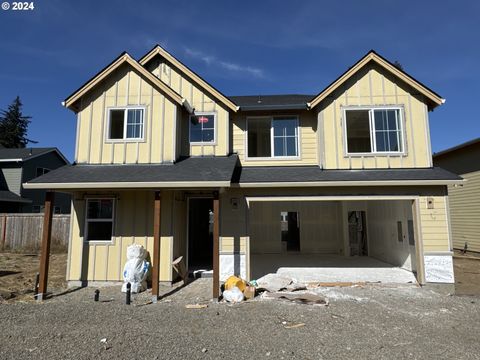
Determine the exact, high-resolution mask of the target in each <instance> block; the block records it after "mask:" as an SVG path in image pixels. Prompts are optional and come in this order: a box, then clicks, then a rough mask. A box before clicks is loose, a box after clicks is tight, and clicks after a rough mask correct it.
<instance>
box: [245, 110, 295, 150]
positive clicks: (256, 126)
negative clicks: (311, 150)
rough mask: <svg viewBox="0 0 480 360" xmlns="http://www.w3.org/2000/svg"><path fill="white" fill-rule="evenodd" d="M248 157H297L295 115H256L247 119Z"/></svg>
mask: <svg viewBox="0 0 480 360" xmlns="http://www.w3.org/2000/svg"><path fill="white" fill-rule="evenodd" d="M247 127H248V129H247V139H248V141H247V147H248V149H247V155H248V157H249V158H281V157H297V156H298V154H299V151H298V150H299V145H298V144H299V141H298V134H299V130H298V119H297V118H296V117H258V118H250V119H248V120H247Z"/></svg>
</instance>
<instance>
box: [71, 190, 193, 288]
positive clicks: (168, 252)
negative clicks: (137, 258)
mask: <svg viewBox="0 0 480 360" xmlns="http://www.w3.org/2000/svg"><path fill="white" fill-rule="evenodd" d="M95 196H103V197H106V196H107V195H106V194H105V192H103V193H101V194H98V195H96V194H95V193H93V192H92V193H88V194H87V193H76V194H75V196H74V200H73V201H74V205H73V207H74V209H75V211H73V212H72V222H71V229H72V230H71V243H70V248H69V266H68V276H67V280H68V281H98V282H103V281H123V275H122V274H123V267H124V266H125V262H126V261H127V256H126V253H127V247H128V246H129V245H131V244H140V245H142V246H143V247H144V248H145V249H146V250H147V251H148V252H149V254H151V253H152V251H153V211H154V192H153V191H121V192H116V193H112V194H110V196H113V197H115V198H116V200H115V220H114V230H113V237H112V241H111V242H86V241H84V231H85V199H86V198H88V197H95ZM174 199H175V194H174V192H173V191H164V192H162V199H161V211H162V214H161V240H160V281H163V282H171V281H172V276H173V274H172V261H173V257H174V237H175V236H174V234H175V229H176V228H177V229H178V226H176V221H178V220H177V219H176V218H175V217H173V216H172V214H174V213H177V214H178V212H177V210H176V209H175V207H176V206H177V204H176V201H175V200H174ZM183 236H184V235H182V234H181V233H180V234H179V235H178V236H177V238H175V242H178V243H179V244H180V243H182V242H184V241H185V239H184V237H183ZM149 261H151V256H150V259H149Z"/></svg>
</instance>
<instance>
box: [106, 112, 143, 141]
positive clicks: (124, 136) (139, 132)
mask: <svg viewBox="0 0 480 360" xmlns="http://www.w3.org/2000/svg"><path fill="white" fill-rule="evenodd" d="M144 112H145V111H144V109H139V108H125V109H110V111H109V124H110V125H109V132H108V139H109V140H138V139H143V128H144V126H143V123H144Z"/></svg>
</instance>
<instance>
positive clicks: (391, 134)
mask: <svg viewBox="0 0 480 360" xmlns="http://www.w3.org/2000/svg"><path fill="white" fill-rule="evenodd" d="M345 125H346V126H345V129H346V140H347V141H346V152H347V154H371V153H380V154H382V153H387V154H388V153H403V148H404V146H403V142H404V135H403V126H402V112H401V109H400V108H391V107H389V108H370V109H368V108H358V109H345Z"/></svg>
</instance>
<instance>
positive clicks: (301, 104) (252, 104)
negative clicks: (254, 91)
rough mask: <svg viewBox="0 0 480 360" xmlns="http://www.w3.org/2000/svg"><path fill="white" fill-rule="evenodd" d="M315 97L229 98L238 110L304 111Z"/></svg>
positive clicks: (247, 96)
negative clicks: (238, 107)
mask: <svg viewBox="0 0 480 360" xmlns="http://www.w3.org/2000/svg"><path fill="white" fill-rule="evenodd" d="M314 97H315V95H305V94H289V95H245V96H229V99H230V100H232V101H233V102H234V103H235V104H237V105H238V106H240V110H244V111H249V110H277V109H278V110H282V109H284V110H288V109H306V108H307V102H308V101H310V100H311V99H313V98H314Z"/></svg>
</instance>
